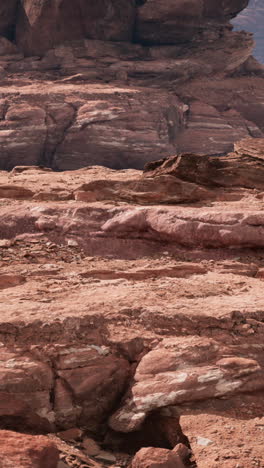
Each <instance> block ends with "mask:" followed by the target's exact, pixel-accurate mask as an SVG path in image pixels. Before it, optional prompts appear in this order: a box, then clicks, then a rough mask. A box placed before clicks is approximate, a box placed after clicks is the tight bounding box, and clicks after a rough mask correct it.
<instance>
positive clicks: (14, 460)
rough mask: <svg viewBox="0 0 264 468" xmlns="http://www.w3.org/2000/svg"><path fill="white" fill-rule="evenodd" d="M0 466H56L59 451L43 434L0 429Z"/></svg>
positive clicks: (22, 467)
mask: <svg viewBox="0 0 264 468" xmlns="http://www.w3.org/2000/svg"><path fill="white" fill-rule="evenodd" d="M0 447H1V466H3V467H6V468H8V467H11V466H12V467H16V468H57V466H58V465H57V463H58V461H59V451H58V450H57V448H56V446H55V445H54V444H53V443H52V442H51V441H50V440H49V439H48V438H47V437H43V436H29V435H25V434H23V435H22V434H18V433H15V432H10V431H0Z"/></svg>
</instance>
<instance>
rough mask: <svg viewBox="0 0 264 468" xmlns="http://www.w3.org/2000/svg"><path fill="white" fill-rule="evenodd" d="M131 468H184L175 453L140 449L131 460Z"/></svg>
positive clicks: (151, 448)
mask: <svg viewBox="0 0 264 468" xmlns="http://www.w3.org/2000/svg"><path fill="white" fill-rule="evenodd" d="M131 466H132V468H156V467H157V468H184V466H185V465H184V464H183V463H182V461H181V459H180V457H179V456H178V455H177V453H174V452H172V451H170V450H166V449H162V448H154V447H148V448H142V449H141V450H140V451H139V452H137V454H136V455H135V457H134V458H133V461H132V464H131Z"/></svg>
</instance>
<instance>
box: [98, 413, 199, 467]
mask: <svg viewBox="0 0 264 468" xmlns="http://www.w3.org/2000/svg"><path fill="white" fill-rule="evenodd" d="M170 413H171V411H170V408H169V407H168V408H164V409H163V410H157V411H153V412H152V413H150V414H149V415H148V416H147V418H146V419H145V421H144V423H143V424H142V426H141V428H140V429H139V430H137V431H135V432H130V433H121V432H115V431H113V430H108V431H107V433H106V435H105V437H104V440H103V446H104V447H105V448H106V449H108V450H112V451H121V452H125V453H128V454H129V455H131V456H133V455H135V454H136V453H137V452H138V451H139V450H140V449H141V448H142V447H155V448H163V449H168V450H172V449H174V448H175V447H176V446H177V445H178V444H183V445H184V446H185V447H187V449H188V451H187V453H188V459H186V460H184V462H185V463H186V467H187V466H188V467H192V468H194V467H196V463H195V461H194V459H193V454H192V449H191V445H190V442H189V440H188V437H187V436H186V435H185V434H184V433H183V432H182V428H181V426H180V421H179V416H177V415H171V414H170Z"/></svg>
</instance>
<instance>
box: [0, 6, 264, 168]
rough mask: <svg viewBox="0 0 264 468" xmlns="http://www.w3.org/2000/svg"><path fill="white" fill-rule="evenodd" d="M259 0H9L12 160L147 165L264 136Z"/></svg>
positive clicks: (2, 88) (5, 90)
mask: <svg viewBox="0 0 264 468" xmlns="http://www.w3.org/2000/svg"><path fill="white" fill-rule="evenodd" d="M247 5H248V1H247V0H233V1H231V2H230V1H228V2H227V1H224V0H222V1H220V2H219V1H217V2H216V1H209V0H177V1H174V0H167V1H166V2H159V1H158V0H147V1H138V0H129V1H127V0H111V1H105V0H98V1H97V2H96V3H94V2H93V1H92V0H89V1H83V0H78V1H77V2H74V6H73V3H72V2H71V1H70V0H56V1H51V0H49V1H43V0H38V1H34V2H33V1H32V0H12V1H8V2H7V1H5V2H3V3H2V5H1V7H0V34H2V36H0V167H1V168H2V169H7V170H10V169H12V168H13V167H14V166H15V165H24V164H27V165H36V164H39V165H44V166H48V167H51V168H53V169H55V170H69V169H78V168H81V167H85V166H87V165H92V164H101V165H105V166H108V167H110V168H116V169H121V168H128V167H132V168H139V169H140V168H142V167H143V166H144V164H145V163H146V162H149V161H151V160H153V159H159V158H160V157H163V156H169V155H172V154H176V153H179V152H182V151H196V152H199V153H207V154H218V155H220V154H225V153H227V152H228V151H231V150H232V149H233V144H234V142H236V141H238V140H240V139H241V138H243V137H247V136H251V137H261V136H263V131H264V126H263V112H264V109H263V107H264V104H263V102H264V85H263V83H264V80H263V67H262V66H261V65H260V64H259V63H258V62H257V61H256V60H255V59H253V58H252V56H251V54H252V50H253V47H254V42H253V38H252V36H251V35H250V33H246V32H237V31H236V32H233V31H232V26H231V25H230V20H231V19H232V18H233V17H235V16H236V15H237V14H238V13H239V12H240V11H241V10H243V8H245V7H246V6H247Z"/></svg>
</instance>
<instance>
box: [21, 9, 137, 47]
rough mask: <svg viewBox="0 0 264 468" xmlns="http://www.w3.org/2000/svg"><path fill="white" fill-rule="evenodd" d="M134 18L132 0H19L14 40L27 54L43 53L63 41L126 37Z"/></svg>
mask: <svg viewBox="0 0 264 468" xmlns="http://www.w3.org/2000/svg"><path fill="white" fill-rule="evenodd" d="M134 20H135V4H134V0H128V1H126V0H111V1H110V2H109V1H106V0H99V2H97V3H96V4H95V3H94V2H93V1H92V0H88V1H84V0H78V1H77V3H75V4H74V6H73V4H72V2H71V1H70V0H65V1H63V2H62V1H57V2H45V1H43V0H38V2H33V1H32V0H21V6H20V7H19V10H18V17H17V27H16V41H17V44H18V46H19V47H20V48H21V49H22V50H23V51H24V52H25V53H26V54H28V55H34V54H37V55H39V54H42V53H43V52H44V51H45V50H47V49H51V48H52V47H54V45H56V44H58V43H62V42H64V41H71V40H76V39H82V38H85V37H87V38H92V39H101V40H110V41H122V40H123V41H129V40H131V39H132V36H133V26H134Z"/></svg>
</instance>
